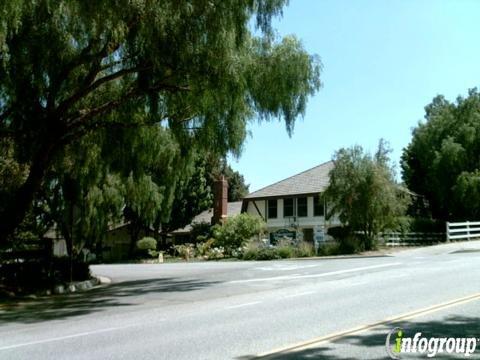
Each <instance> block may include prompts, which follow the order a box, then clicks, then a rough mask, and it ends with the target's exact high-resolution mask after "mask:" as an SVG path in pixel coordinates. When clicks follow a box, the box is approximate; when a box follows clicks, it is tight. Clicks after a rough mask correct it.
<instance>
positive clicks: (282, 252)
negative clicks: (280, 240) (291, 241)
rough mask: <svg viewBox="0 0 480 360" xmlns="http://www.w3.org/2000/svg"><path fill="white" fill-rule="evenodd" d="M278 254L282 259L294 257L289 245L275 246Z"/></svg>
mask: <svg viewBox="0 0 480 360" xmlns="http://www.w3.org/2000/svg"><path fill="white" fill-rule="evenodd" d="M277 253H278V256H279V257H280V258H282V259H289V258H292V257H295V251H294V249H293V248H292V247H291V246H282V247H278V248H277Z"/></svg>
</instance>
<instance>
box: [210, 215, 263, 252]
mask: <svg viewBox="0 0 480 360" xmlns="http://www.w3.org/2000/svg"><path fill="white" fill-rule="evenodd" d="M264 231H265V222H264V221H263V220H262V219H260V218H259V217H257V216H252V215H249V214H245V213H244V214H240V215H237V216H234V217H232V218H228V219H227V220H226V221H225V223H224V224H223V225H215V226H214V227H213V228H212V232H213V237H214V238H215V245H216V246H222V247H223V248H224V249H225V252H226V253H227V254H229V255H230V254H232V252H233V251H235V250H236V249H238V248H241V247H244V246H245V244H246V243H247V242H248V241H249V240H250V239H252V238H255V237H257V238H258V237H259V235H261V234H262V233H263V232H264Z"/></svg>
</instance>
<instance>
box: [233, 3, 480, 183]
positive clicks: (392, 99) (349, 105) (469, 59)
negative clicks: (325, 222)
mask: <svg viewBox="0 0 480 360" xmlns="http://www.w3.org/2000/svg"><path fill="white" fill-rule="evenodd" d="M479 15H480V1H476V0H435V1H427V0H397V1H394V0H379V1H373V0H363V1H360V0H350V1H347V0H291V1H290V4H289V6H288V7H287V8H285V10H284V14H283V17H282V18H280V19H278V20H277V21H275V27H276V29H277V30H278V33H279V35H281V36H284V35H287V34H295V35H296V36H297V37H298V38H300V39H301V40H302V42H303V44H304V46H305V48H306V49H307V51H308V52H309V53H316V54H318V55H319V56H320V58H321V59H322V63H323V72H322V82H323V84H324V86H323V88H322V89H321V90H320V91H319V92H318V93H317V94H316V95H315V96H314V97H313V98H311V99H310V101H309V103H308V107H307V111H306V114H305V117H304V118H303V119H298V120H297V122H296V125H295V131H294V133H293V135H292V137H291V138H289V137H288V135H287V133H286V131H285V126H284V124H283V123H281V122H278V121H273V122H270V123H261V124H258V123H252V124H251V125H250V127H249V128H250V131H251V133H252V136H251V137H249V138H248V139H247V141H246V143H245V147H244V150H243V153H242V155H241V157H240V158H239V159H238V160H234V159H231V165H232V167H233V168H234V169H236V170H238V171H240V173H242V174H243V175H244V176H245V178H246V181H247V183H250V190H251V191H254V190H257V189H259V188H261V187H263V186H266V185H269V184H271V183H273V182H275V181H278V180H281V179H283V178H285V177H288V176H290V175H293V174H295V173H297V172H300V171H303V170H306V169H308V168H310V167H313V166H315V165H318V164H320V163H322V162H325V161H328V160H330V159H331V157H332V154H333V152H334V151H335V150H337V149H339V148H341V147H349V146H352V145H355V144H358V145H361V146H363V147H364V148H365V149H366V150H368V151H374V150H375V148H376V145H377V143H378V140H379V139H380V138H384V139H386V140H387V141H388V142H389V143H390V145H391V147H392V148H393V150H394V152H393V154H392V159H393V160H394V161H395V162H396V163H397V164H398V161H399V159H400V155H401V152H402V149H403V148H404V147H405V146H406V145H407V144H408V143H409V141H410V138H411V129H412V127H414V126H415V125H416V124H417V123H418V121H419V120H421V119H422V118H423V115H424V107H425V105H427V104H428V103H429V102H430V101H431V100H432V98H433V97H434V96H436V95H437V94H443V95H445V96H446V98H447V99H449V100H452V101H453V100H455V98H456V97H457V96H458V95H466V93H467V90H468V89H469V88H472V87H476V86H478V85H479V81H480V41H479V40H480V21H479ZM397 169H398V171H399V170H400V168H399V166H397Z"/></svg>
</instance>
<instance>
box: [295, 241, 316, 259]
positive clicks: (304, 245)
mask: <svg viewBox="0 0 480 360" xmlns="http://www.w3.org/2000/svg"><path fill="white" fill-rule="evenodd" d="M295 250H296V256H297V257H310V256H315V248H314V247H313V245H312V244H310V243H308V242H305V241H301V242H299V243H298V245H297V246H296V249H295Z"/></svg>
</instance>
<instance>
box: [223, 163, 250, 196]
mask: <svg viewBox="0 0 480 360" xmlns="http://www.w3.org/2000/svg"><path fill="white" fill-rule="evenodd" d="M224 174H225V178H226V179H227V181H228V201H240V200H242V199H243V198H244V197H245V196H247V195H248V187H249V185H247V184H245V178H244V177H243V175H242V174H240V173H239V172H238V171H235V170H233V169H232V167H231V166H230V165H227V167H226V168H225V172H224Z"/></svg>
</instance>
